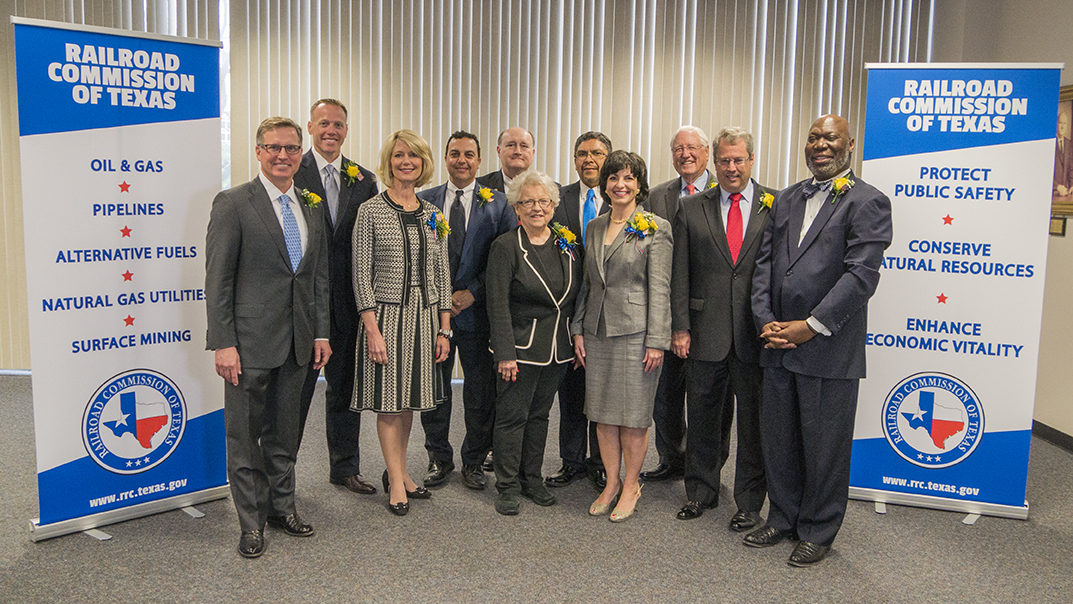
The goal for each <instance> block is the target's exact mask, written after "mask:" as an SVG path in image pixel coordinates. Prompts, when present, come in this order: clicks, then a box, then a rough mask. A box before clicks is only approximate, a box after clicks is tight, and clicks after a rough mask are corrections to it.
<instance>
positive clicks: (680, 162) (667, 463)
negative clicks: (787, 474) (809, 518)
mask: <svg viewBox="0 0 1073 604" xmlns="http://www.w3.org/2000/svg"><path fill="white" fill-rule="evenodd" d="M671 159H672V161H673V162H674V171H675V172H677V173H678V177H677V178H672V179H671V180H668V181H667V182H664V183H660V184H659V185H656V186H654V187H652V191H651V193H649V195H648V201H647V202H646V205H647V206H648V209H649V210H650V211H652V212H654V213H655V214H656V215H657V216H659V217H661V218H664V219H666V220H667V222H670V223H671V225H674V223H675V218H676V217H677V215H678V208H679V199H680V198H682V197H685V196H686V195H693V194H694V193H698V192H700V191H705V190H707V189H708V187H710V186H712V187H714V186H715V180H714V179H713V178H712V177H711V174H710V173H709V172H708V136H707V135H706V134H704V131H703V130H701V129H700V128H697V127H696V126H682V127H681V128H679V129H678V132H675V134H674V137H673V138H671ZM673 228H674V227H673V226H672V231H673ZM677 239H678V237H677V235H676V236H675V247H677V245H678V243H677ZM687 374H688V365H687V363H686V361H685V360H684V359H681V358H679V357H677V356H676V355H673V354H667V355H663V373H662V374H660V377H659V386H657V387H656V404H655V407H654V409H653V411H652V416H653V417H652V421H653V423H655V425H656V452H657V453H658V454H659V464H658V465H657V466H656V467H655V468H653V469H652V470H649V471H648V472H641V479H642V480H644V481H645V482H656V481H660V480H670V479H672V478H677V477H679V476H682V475H683V473H684V472H685V447H686V417H685V402H686V381H687V379H688V378H687ZM731 421H733V418H731V419H729V420H728V422H727V424H726V425H725V426H723V427H721V428H720V430H721V431H722V432H723V433H724V434H727V435H729V433H730V428H731V423H730V422H731ZM728 447H729V445H728ZM729 454H730V450H729V448H728V449H727V452H726V454H725V455H724V457H723V459H722V460H721V461H720V462H719V468H722V467H723V463H725V462H726V456H728V455H729ZM716 474H717V475H718V468H717V469H716Z"/></svg>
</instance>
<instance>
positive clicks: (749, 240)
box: [727, 180, 800, 260]
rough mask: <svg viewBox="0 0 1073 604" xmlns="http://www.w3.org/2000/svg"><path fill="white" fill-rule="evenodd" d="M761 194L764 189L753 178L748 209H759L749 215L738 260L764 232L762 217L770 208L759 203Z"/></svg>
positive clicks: (728, 249) (763, 217) (765, 215)
mask: <svg viewBox="0 0 1073 604" xmlns="http://www.w3.org/2000/svg"><path fill="white" fill-rule="evenodd" d="M763 194H764V190H763V189H761V188H760V185H758V184H757V183H756V181H755V180H754V181H753V199H752V204H751V205H750V211H752V208H760V209H758V210H757V211H755V212H753V215H752V216H750V217H749V226H747V227H746V228H745V236H744V237H742V239H741V250H740V251H739V252H738V260H741V259H742V257H743V256H745V252H746V250H748V249H749V246H751V245H753V242H755V241H756V240H757V239H758V238H759V237H760V234H761V233H763V232H764V227H763V224H764V219H765V218H766V217H767V213H768V212H769V211H771V208H769V207H767V206H763V205H760V196H761V195H763ZM798 232H800V231H798ZM727 251H728V252H729V251H730V248H729V247H727Z"/></svg>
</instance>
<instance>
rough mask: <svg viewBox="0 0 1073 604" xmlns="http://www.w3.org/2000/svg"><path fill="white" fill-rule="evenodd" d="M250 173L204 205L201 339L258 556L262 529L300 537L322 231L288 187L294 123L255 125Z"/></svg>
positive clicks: (298, 145)
mask: <svg viewBox="0 0 1073 604" xmlns="http://www.w3.org/2000/svg"><path fill="white" fill-rule="evenodd" d="M256 154H257V161H258V162H260V164H261V170H260V173H259V174H258V175H257V178H254V179H253V180H251V181H250V182H248V183H246V184H244V185H240V186H238V187H235V188H234V189H231V190H228V191H223V192H221V193H219V194H218V195H217V196H216V199H214V200H213V202H212V212H211V214H210V216H209V227H208V233H207V235H206V237H205V303H206V307H207V313H208V317H207V318H208V331H207V338H206V340H207V341H206V347H207V348H208V349H209V350H213V351H215V363H216V373H218V374H219V375H220V377H222V378H223V379H224V427H225V430H226V433H227V480H228V482H229V483H230V484H231V497H232V499H233V500H234V502H235V508H236V510H237V511H238V521H239V526H240V527H241V529H242V533H241V536H240V538H239V545H238V551H239V554H241V555H242V556H244V557H246V558H256V557H258V556H260V555H261V554H263V553H264V550H265V540H264V527H265V523H266V522H267V523H268V524H269V525H271V526H274V527H277V528H279V529H281V530H282V531H283V532H285V533H287V534H288V535H292V536H295V537H309V536H311V535H312V534H313V527H312V526H310V525H309V524H306V523H305V522H303V521H302V519H301V518H300V517H299V516H298V513H297V510H296V509H295V505H294V483H295V476H294V463H295V458H296V457H297V455H298V435H299V421H300V417H299V416H300V412H301V402H300V401H301V395H302V387H303V385H304V384H305V381H306V377H307V375H308V373H309V371H310V366H312V369H313V370H319V369H320V368H321V367H323V366H324V365H325V364H326V363H327V362H328V359H329V357H330V356H331V354H332V350H331V346H330V345H329V343H328V337H329V333H330V325H329V317H328V314H329V311H328V239H327V235H326V233H325V229H324V221H325V218H324V216H323V214H322V212H324V211H325V209H324V205H325V204H324V203H323V202H322V200H321V198H317V197H314V196H312V195H307V194H303V193H302V192H301V191H299V190H296V188H295V187H294V183H293V180H292V179H293V178H294V174H295V172H297V171H298V166H299V163H300V161H301V157H302V130H301V128H299V127H298V124H296V123H294V122H293V121H291V120H289V119H287V118H282V117H273V118H268V119H266V120H265V121H263V122H261V125H260V127H258V128H257V147H256Z"/></svg>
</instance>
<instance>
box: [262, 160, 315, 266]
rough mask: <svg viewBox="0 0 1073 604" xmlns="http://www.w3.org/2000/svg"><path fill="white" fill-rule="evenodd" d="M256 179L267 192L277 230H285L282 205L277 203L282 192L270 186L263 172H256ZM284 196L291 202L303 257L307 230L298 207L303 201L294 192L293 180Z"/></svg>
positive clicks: (306, 243)
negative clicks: (276, 221)
mask: <svg viewBox="0 0 1073 604" xmlns="http://www.w3.org/2000/svg"><path fill="white" fill-rule="evenodd" d="M257 177H258V178H260V179H261V184H262V185H264V187H265V191H267V192H268V198H269V199H271V200H272V210H273V211H274V212H275V213H276V220H279V228H280V229H285V227H284V226H283V204H282V203H280V201H279V198H280V196H281V195H283V194H284V191H280V190H279V189H277V188H276V185H274V184H272V181H271V180H268V177H267V176H265V175H264V172H258V173H257ZM286 194H287V197H289V198H290V200H291V204H290V205H291V213H292V214H294V219H295V221H297V222H298V233H299V235H301V241H302V255H303V256H304V255H305V251H306V249H307V248H308V247H309V228H308V227H307V226H306V218H305V216H304V215H303V214H302V208H301V207H300V206H301V204H304V203H305V201H304V200H303V199H302V198H301V197H299V196H298V194H297V193H296V192H295V190H294V181H293V180H292V181H291V186H290V188H289V189H287V191H286Z"/></svg>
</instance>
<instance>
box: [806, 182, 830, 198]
mask: <svg viewBox="0 0 1073 604" xmlns="http://www.w3.org/2000/svg"><path fill="white" fill-rule="evenodd" d="M831 182H832V181H830V180H825V181H823V182H816V181H815V180H813V181H812V182H810V183H808V184H806V185H805V188H804V189H803V190H802V191H803V192H804V194H805V199H808V198H810V197H812V196H813V195H815V194H816V193H817V192H819V191H830V190H831Z"/></svg>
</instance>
